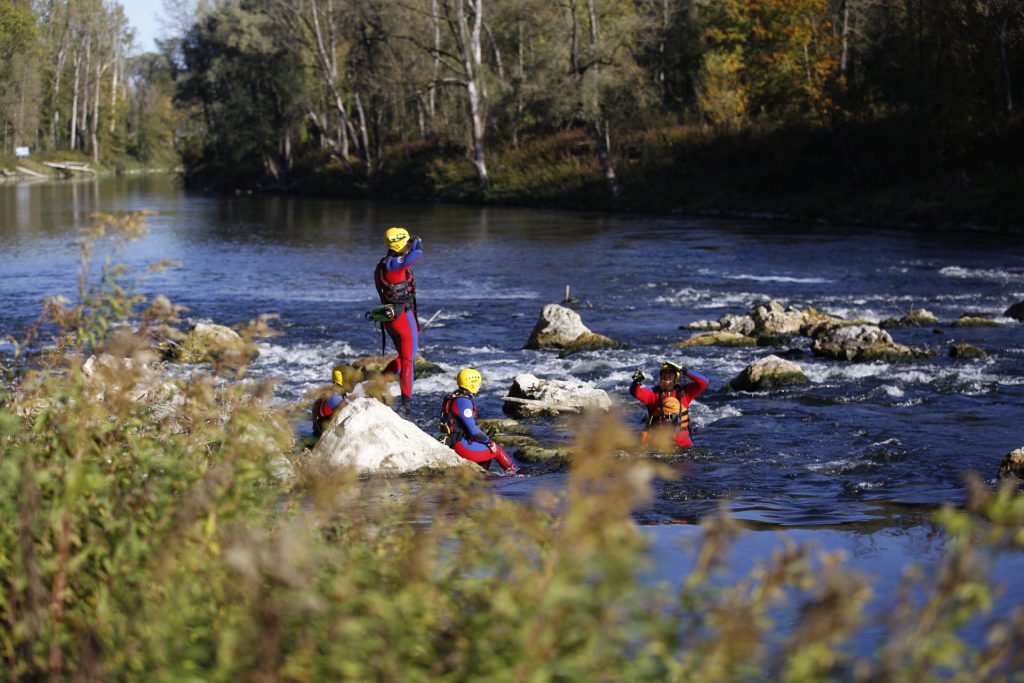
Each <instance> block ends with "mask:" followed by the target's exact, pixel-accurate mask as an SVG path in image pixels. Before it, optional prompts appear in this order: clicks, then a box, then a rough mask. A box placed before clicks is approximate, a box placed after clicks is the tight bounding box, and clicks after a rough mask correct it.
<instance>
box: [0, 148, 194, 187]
mask: <svg viewBox="0 0 1024 683" xmlns="http://www.w3.org/2000/svg"><path fill="white" fill-rule="evenodd" d="M183 170H184V169H182V168H181V167H180V165H179V164H178V163H177V161H176V160H174V159H162V160H158V161H156V162H155V163H142V162H140V161H138V160H136V159H132V158H131V157H116V158H113V159H104V160H103V161H100V162H95V161H93V160H92V157H90V156H88V155H85V154H81V153H70V152H44V153H41V154H34V155H32V156H30V157H25V158H19V159H15V158H14V157H11V156H9V155H3V156H0V183H25V182H39V181H45V180H66V179H70V178H82V177H99V176H109V175H143V174H149V173H181V172H183Z"/></svg>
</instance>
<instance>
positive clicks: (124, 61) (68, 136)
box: [0, 0, 176, 166]
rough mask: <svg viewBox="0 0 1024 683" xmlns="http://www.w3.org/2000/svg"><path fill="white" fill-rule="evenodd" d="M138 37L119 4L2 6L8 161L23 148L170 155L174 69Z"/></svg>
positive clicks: (141, 157)
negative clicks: (140, 48) (138, 49)
mask: <svg viewBox="0 0 1024 683" xmlns="http://www.w3.org/2000/svg"><path fill="white" fill-rule="evenodd" d="M133 41H134V31H133V29H132V27H131V26H130V25H129V23H128V20H127V18H126V17H125V13H124V10H123V8H122V7H121V5H120V4H119V3H117V2H111V1H104V0H45V1H44V0H3V1H2V2H0V160H3V159H11V158H12V157H13V155H14V152H15V148H17V147H28V148H29V149H30V151H31V154H32V155H33V156H38V155H43V156H44V157H45V156H47V155H48V154H58V155H60V156H63V157H76V156H81V157H85V158H90V159H92V160H93V161H95V162H100V161H105V162H115V161H121V160H127V159H133V160H136V161H138V162H141V163H152V162H159V161H167V160H168V159H169V158H171V157H172V155H173V152H174V147H173V141H174V133H175V127H176V120H175V116H174V104H173V95H174V81H173V72H172V71H171V69H169V68H168V66H169V62H168V60H167V59H166V58H165V57H164V56H161V55H156V54H152V53H150V54H143V55H135V54H133ZM2 165H4V164H2V163H0V166H2Z"/></svg>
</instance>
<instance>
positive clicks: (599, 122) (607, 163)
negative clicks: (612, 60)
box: [587, 0, 622, 198]
mask: <svg viewBox="0 0 1024 683" xmlns="http://www.w3.org/2000/svg"><path fill="white" fill-rule="evenodd" d="M587 13H588V15H589V18H590V42H591V47H592V48H593V51H594V52H595V53H597V52H598V49H599V47H600V45H599V42H600V33H599V32H598V29H597V10H596V8H595V7H594V0H587ZM591 68H592V69H593V70H594V81H595V83H594V101H593V103H592V107H593V112H594V113H593V117H594V120H593V123H592V125H591V135H592V137H593V140H594V148H595V150H596V152H597V161H598V163H600V165H601V171H602V172H603V173H604V180H605V183H606V184H607V185H608V191H609V192H611V193H612V196H613V197H616V198H617V197H619V195H621V194H622V186H621V185H619V179H618V178H617V177H616V176H615V167H614V166H613V165H612V160H611V153H610V151H611V135H610V133H609V126H608V122H607V121H605V120H604V115H603V114H602V113H601V70H600V67H599V66H598V65H597V63H596V62H595V64H594V65H593V66H592V67H591Z"/></svg>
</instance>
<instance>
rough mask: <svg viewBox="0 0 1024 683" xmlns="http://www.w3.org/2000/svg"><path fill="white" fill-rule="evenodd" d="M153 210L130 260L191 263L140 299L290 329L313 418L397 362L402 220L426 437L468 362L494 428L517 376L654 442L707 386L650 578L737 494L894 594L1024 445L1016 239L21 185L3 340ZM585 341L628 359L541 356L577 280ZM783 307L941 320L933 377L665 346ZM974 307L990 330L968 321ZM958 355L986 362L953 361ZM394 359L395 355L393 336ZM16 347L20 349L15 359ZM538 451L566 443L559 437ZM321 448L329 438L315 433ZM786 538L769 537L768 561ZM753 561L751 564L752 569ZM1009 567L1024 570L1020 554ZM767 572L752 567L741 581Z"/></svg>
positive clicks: (144, 184) (668, 499)
mask: <svg viewBox="0 0 1024 683" xmlns="http://www.w3.org/2000/svg"><path fill="white" fill-rule="evenodd" d="M139 209H149V210H152V211H154V212H156V213H155V214H154V215H152V216H151V217H150V218H149V226H150V234H149V235H148V237H146V238H145V239H144V240H142V241H140V242H137V243H133V244H131V245H130V246H129V247H128V249H127V251H126V252H125V253H124V257H123V260H124V261H126V262H128V263H130V264H133V265H137V266H144V265H146V264H148V263H151V262H153V261H157V260H160V259H165V258H170V259H176V260H178V261H180V262H181V267H180V268H176V269H173V270H171V271H169V272H168V273H166V274H164V275H161V276H158V277H155V278H152V279H150V280H148V281H147V282H146V284H145V287H144V289H145V293H146V294H149V295H155V294H159V293H163V294H166V295H167V296H168V297H170V299H171V300H172V301H174V302H175V303H178V304H183V305H185V306H187V307H188V308H189V310H188V313H187V317H188V321H189V322H196V321H203V320H206V321H214V322H218V323H224V324H234V323H241V322H245V321H247V320H250V319H252V318H255V317H256V316H258V315H260V314H261V313H277V314H279V315H280V319H279V320H278V321H277V322H276V323H275V327H276V328H277V329H279V331H280V332H282V334H281V335H280V336H278V337H274V338H272V339H269V340H266V341H264V342H262V343H260V345H259V350H260V356H259V358H258V359H257V360H256V361H255V363H254V364H253V366H252V367H251V369H250V374H251V376H253V377H257V378H263V377H271V378H274V379H276V380H277V381H278V388H277V398H278V399H279V400H280V401H282V402H285V403H296V402H299V401H302V400H304V396H305V395H306V394H307V392H309V391H310V390H311V389H313V388H314V387H317V386H321V385H323V384H325V383H326V382H329V373H330V368H331V366H332V365H333V364H334V363H336V362H339V361H350V360H352V359H354V358H357V357H359V356H365V355H370V354H374V353H379V352H380V335H379V334H378V333H377V331H376V330H375V328H374V327H373V326H372V324H371V323H369V322H367V321H366V320H365V319H364V317H363V313H364V312H365V311H366V310H367V309H368V308H370V307H371V306H373V305H374V304H375V303H376V294H375V292H374V288H373V283H372V272H373V267H374V265H375V264H376V262H377V260H378V259H379V258H380V257H381V256H383V252H384V248H383V243H382V234H383V231H384V229H385V228H387V227H389V226H391V225H404V226H406V227H408V228H409V229H410V230H411V231H412V232H413V234H416V235H419V236H421V237H422V239H423V243H424V249H425V256H424V258H423V260H422V261H421V263H420V264H418V265H417V267H415V268H414V270H415V271H416V277H417V281H418V284H419V288H418V299H419V312H420V319H421V320H423V321H425V320H427V319H429V318H431V317H432V316H434V315H435V314H437V315H436V318H435V319H434V321H433V323H432V324H431V325H430V326H429V328H428V329H426V330H425V331H424V333H423V335H422V339H421V353H422V354H423V355H424V356H425V357H426V358H427V359H429V360H431V361H434V362H436V363H438V364H440V365H441V366H442V367H443V368H444V369H445V370H446V372H445V374H444V375H439V376H432V377H427V378H422V379H419V380H417V381H416V386H415V396H416V404H415V407H414V411H413V419H414V421H415V422H416V423H417V424H419V425H420V426H421V427H423V428H424V429H426V430H428V431H432V430H433V425H434V420H435V417H436V414H437V411H438V409H439V406H440V402H441V399H442V397H443V396H444V395H445V393H447V392H448V391H449V390H450V389H451V388H452V385H453V376H454V373H455V371H457V370H458V369H459V368H460V367H463V366H466V365H471V366H474V367H476V368H477V369H479V370H480V371H481V372H482V374H483V376H484V385H483V387H482V389H481V391H480V394H479V397H478V398H479V400H478V405H479V407H480V410H481V416H482V417H500V416H501V406H502V400H501V397H503V396H504V395H505V394H506V393H507V390H508V387H509V385H510V384H511V382H512V379H513V378H514V377H515V376H516V375H517V374H520V373H523V372H530V373H533V374H534V375H537V376H538V377H546V378H559V379H579V380H584V381H586V382H589V383H591V384H593V385H594V386H596V387H599V388H601V389H604V390H606V391H607V392H608V393H609V394H610V395H611V396H612V397H613V398H614V399H616V400H621V401H622V402H623V404H624V405H625V406H626V409H627V415H628V416H629V417H630V419H632V420H633V421H634V423H635V424H636V426H637V428H639V425H640V423H641V421H642V417H643V415H644V410H643V408H642V406H641V405H640V404H639V403H637V402H635V401H633V400H632V399H631V398H630V397H629V396H628V394H627V388H628V385H629V381H630V379H629V378H630V375H631V374H632V372H633V371H634V370H635V369H636V368H637V367H638V366H642V367H643V368H644V369H645V371H646V374H647V375H648V377H651V376H653V375H655V374H656V372H657V368H658V365H659V364H660V362H661V361H662V360H663V359H665V358H670V359H674V360H676V361H678V362H681V363H683V364H685V365H687V366H689V367H692V368H694V369H697V370H699V371H701V372H702V373H704V374H705V375H707V376H708V377H710V379H711V388H710V389H709V390H708V391H707V392H706V393H705V394H704V395H703V396H701V397H700V398H699V399H698V400H697V402H695V404H694V405H693V406H692V407H691V423H692V424H694V425H695V428H694V430H693V431H694V440H695V442H696V443H697V444H698V446H699V448H698V449H696V451H695V452H694V454H693V457H692V458H690V459H689V460H688V461H687V463H686V464H687V466H686V467H685V468H684V470H683V473H684V476H682V477H680V478H679V479H678V480H676V481H672V482H658V483H657V485H656V495H655V498H654V500H653V501H652V503H651V504H650V505H649V506H647V507H645V508H644V509H641V510H638V511H637V512H636V518H637V521H638V522H639V523H641V524H643V525H645V528H647V529H648V530H649V531H648V533H649V534H650V537H651V538H652V540H653V541H654V556H655V568H654V570H653V571H654V573H655V574H656V575H658V576H662V577H664V578H669V579H672V578H673V577H676V578H678V575H679V569H680V567H681V566H685V564H686V562H687V560H686V556H685V554H681V552H682V551H680V550H679V549H678V548H677V545H676V543H675V541H676V540H677V539H678V538H680V537H689V536H692V535H693V534H694V532H693V531H692V529H691V527H689V526H687V524H688V523H693V522H697V521H699V520H700V519H701V518H702V517H704V516H705V515H707V514H708V513H710V512H712V511H714V510H715V509H716V508H717V507H718V505H719V504H720V503H721V502H722V501H728V506H729V508H730V509H731V511H732V514H733V515H734V516H735V517H737V518H739V519H741V520H743V521H745V522H746V523H747V524H748V527H749V528H751V529H774V530H784V531H786V532H787V533H789V534H790V535H791V536H795V537H797V538H798V539H801V540H802V539H805V538H809V539H812V540H815V541H818V542H819V543H822V544H823V545H825V546H826V547H841V548H843V549H845V550H846V551H847V552H848V553H849V554H850V555H851V556H852V558H853V559H852V561H853V563H854V564H855V565H856V564H860V565H862V566H863V567H865V568H870V569H871V570H873V571H876V572H879V573H880V574H881V575H882V577H883V579H884V580H885V581H889V582H892V581H895V580H896V579H897V578H898V575H899V572H900V568H901V567H902V566H903V565H904V564H906V563H908V562H921V561H927V560H928V559H930V558H932V557H934V556H935V555H936V554H937V553H938V552H939V551H940V549H941V548H940V546H941V542H940V541H937V540H936V538H935V535H934V534H933V533H932V532H933V528H932V527H931V524H930V522H929V521H928V515H929V513H930V512H931V511H933V510H934V509H935V508H937V507H938V506H940V505H942V504H943V503H946V502H951V503H953V504H957V505H959V504H962V503H963V502H964V500H965V489H964V476H965V475H966V474H967V473H968V472H976V473H978V474H980V475H981V477H982V478H983V479H984V480H985V481H987V482H989V483H993V482H994V478H995V474H996V471H997V468H998V465H999V462H1000V461H1001V459H1002V458H1003V456H1005V455H1006V454H1007V453H1008V452H1009V451H1011V450H1013V449H1015V448H1019V447H1021V446H1024V430H1022V428H1021V422H1020V420H1021V417H1022V415H1024V411H1022V406H1024V324H1021V323H1019V322H1017V321H1015V320H1012V319H1009V318H1004V317H1002V313H1003V311H1005V310H1006V308H1007V307H1008V306H1009V305H1010V304H1012V303H1015V302H1018V301H1021V300H1024V248H1022V244H1021V242H1022V239H1021V236H1020V235H998V234H989V233H983V232H969V231H967V232H950V233H941V234H935V233H926V232H918V231H912V230H884V229H873V228H866V227H859V226H858V227H850V228H844V227H837V226H818V225H795V224H787V223H780V222H760V221H750V220H733V219H714V220H712V219H692V218H684V217H674V216H648V215H616V214H606V213H589V212H557V211H546V210H540V209H520V208H504V207H485V208H481V207H477V206H452V205H425V204H400V203H381V202H351V201H341V200H322V199H309V198H290V197H272V196H271V197H267V196H248V195H245V196H238V197H208V196H203V195H193V194H189V193H187V192H185V191H183V190H182V189H181V188H180V187H179V185H178V184H177V182H176V180H175V179H174V178H171V177H167V176H147V177H135V178H109V179H103V180H98V181H96V180H92V181H80V182H63V183H40V184H30V185H24V184H23V185H17V186H0V246H2V249H0V272H2V274H3V277H2V279H0V297H2V299H3V301H4V305H3V306H2V307H0V330H3V331H4V332H5V333H13V332H16V331H17V330H18V329H19V328H21V327H23V326H24V325H26V324H28V323H29V322H30V321H31V320H33V319H34V318H35V317H36V315H38V312H39V310H40V301H41V299H42V297H43V296H44V295H48V294H65V295H68V296H71V295H73V293H74V290H75V283H76V277H77V257H78V253H77V249H76V247H75V245H74V238H75V236H76V233H75V229H76V228H77V227H80V226H83V225H86V224H88V223H89V214H90V213H92V212H94V211H130V210H139ZM567 285H568V286H569V287H570V288H571V294H572V295H573V296H574V297H578V298H579V299H580V300H581V304H580V305H579V306H577V310H578V312H579V313H580V314H581V316H582V318H583V322H584V323H585V324H586V325H587V326H588V327H590V329H592V330H593V331H595V332H598V333H601V334H604V335H606V336H609V337H611V338H613V339H615V340H618V341H621V342H624V343H626V344H628V345H629V348H628V349H624V350H609V351H600V352H588V353H581V354H578V355H574V356H570V357H568V358H566V359H559V358H558V357H557V355H556V354H555V353H552V352H548V351H528V350H523V348H522V347H523V344H524V343H525V342H526V340H527V338H528V337H529V334H530V331H531V329H532V328H533V326H534V324H535V323H536V321H537V317H538V314H539V313H540V310H541V308H542V307H543V306H544V305H545V304H548V303H557V302H559V301H561V300H562V298H563V297H564V294H565V288H566V286H567ZM772 298H774V299H777V300H778V301H780V302H781V303H782V304H783V305H793V306H797V307H805V306H812V307H814V308H816V309H819V310H822V311H825V312H828V313H832V314H836V315H840V316H843V317H846V318H863V319H867V320H871V321H880V320H882V319H885V318H889V317H900V316H901V315H903V314H905V313H906V312H907V311H908V310H909V309H911V308H921V307H923V308H926V309H928V310H929V311H931V312H932V313H934V314H935V315H936V316H937V317H938V318H939V319H940V321H941V322H940V324H937V325H933V326H928V327H923V328H898V329H891V330H890V332H891V334H892V335H893V336H894V338H895V340H896V341H897V342H900V343H903V344H907V345H910V346H916V347H925V348H928V349H931V350H933V351H935V355H934V356H933V357H932V358H930V359H928V360H924V361H920V362H915V363H905V364H890V363H883V362H876V363H864V364H854V363H845V362H837V361H831V360H823V359H818V358H815V357H814V356H813V355H812V354H811V353H810V350H809V348H808V347H809V341H808V340H799V339H797V340H793V341H792V342H789V343H787V344H786V345H785V346H781V347H747V348H721V347H692V348H685V349H673V348H669V344H671V343H672V342H675V341H679V340H681V339H684V338H686V337H688V336H689V335H690V334H691V333H690V332H689V331H687V330H684V329H680V328H681V327H683V326H685V325H687V324H688V323H691V322H693V321H696V320H702V319H711V320H716V319H718V317H719V316H721V315H722V314H724V313H733V314H743V313H745V312H747V311H748V310H749V309H750V308H751V307H752V306H753V305H755V304H757V303H761V302H764V301H767V300H768V299H772ZM964 313H974V314H978V315H983V316H985V317H988V318H991V319H993V320H995V322H996V323H997V324H996V325H995V326H992V327H966V328H963V327H955V326H953V325H952V321H954V320H955V319H957V318H958V317H960V316H961V315H962V314H964ZM954 342H970V343H971V344H974V345H975V346H978V347H980V348H981V349H983V350H985V351H986V352H987V353H988V357H987V358H985V359H982V360H958V359H954V358H951V357H950V356H949V354H948V350H949V348H950V346H951V344H953V343H954ZM389 349H390V343H389ZM7 350H8V351H9V348H7ZM769 353H776V354H780V353H785V354H786V355H787V357H789V358H790V359H792V360H795V361H796V362H797V363H798V364H799V365H800V366H801V368H802V369H803V371H804V373H805V374H806V375H807V376H808V378H809V379H810V380H811V381H810V384H809V385H807V386H804V387H799V388H792V389H786V390H780V391H774V392H770V393H733V394H726V393H722V392H720V391H718V389H720V388H721V387H722V385H724V384H725V383H726V382H728V381H729V380H730V379H732V378H733V377H735V376H736V375H737V374H738V373H739V372H740V371H741V370H742V369H743V368H744V367H745V366H746V365H748V364H749V363H750V362H751V361H753V360H755V359H757V358H760V357H763V356H765V355H767V354H769ZM535 428H536V432H535V436H538V437H540V439H541V440H542V441H558V440H562V439H565V438H566V433H565V430H564V429H563V428H562V427H561V426H560V425H559V424H557V423H555V422H554V421H551V420H540V421H539V422H538V423H537V424H536V425H535ZM296 429H297V432H298V433H300V434H301V433H302V432H303V431H305V432H307V433H308V431H309V427H308V425H305V424H301V425H297V426H296ZM566 476H567V475H566V472H565V470H564V468H558V467H546V466H539V465H529V464H527V465H526V466H525V467H524V468H523V470H522V476H517V477H512V478H502V479H496V480H495V481H494V486H495V489H496V490H497V491H498V492H499V493H500V494H501V495H506V496H509V497H513V498H517V499H522V500H523V501H525V502H528V501H529V500H530V499H531V497H532V495H533V494H534V493H535V492H536V491H537V489H539V488H544V487H550V488H554V489H561V488H562V487H563V486H564V482H565V478H566ZM774 539H775V535H767V536H765V535H759V534H757V533H756V532H752V533H751V534H748V540H747V547H749V548H755V549H756V548H761V549H762V550H764V549H766V548H767V547H770V546H772V545H774V544H775V543H776V541H775V540H774ZM748 555H749V553H748ZM1007 562H1008V564H1007V565H1006V566H1004V567H1003V570H1002V572H1001V573H1007V572H1008V573H1010V574H1012V573H1013V572H1015V571H1018V570H1021V569H1022V568H1024V563H1022V562H1021V558H1019V557H1011V558H1009V560H1007ZM745 563H746V560H745V559H743V558H740V559H739V560H737V569H740V568H742V566H743V565H744V564H745Z"/></svg>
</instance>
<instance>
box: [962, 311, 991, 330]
mask: <svg viewBox="0 0 1024 683" xmlns="http://www.w3.org/2000/svg"><path fill="white" fill-rule="evenodd" d="M953 327H999V323H997V322H996V321H995V320H990V319H989V318H983V317H981V316H978V315H972V314H970V313H964V314H963V315H962V316H960V317H959V318H957V319H956V320H954V321H953Z"/></svg>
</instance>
